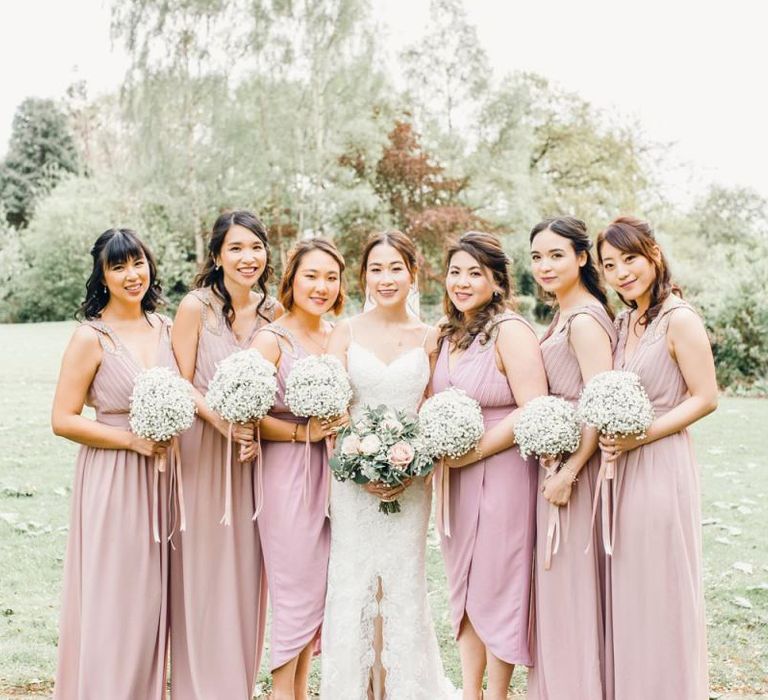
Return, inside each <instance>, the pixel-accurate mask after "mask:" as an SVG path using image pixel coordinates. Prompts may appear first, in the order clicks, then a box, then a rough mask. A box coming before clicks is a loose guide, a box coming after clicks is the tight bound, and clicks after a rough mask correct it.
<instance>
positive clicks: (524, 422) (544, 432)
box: [515, 396, 581, 457]
mask: <svg viewBox="0 0 768 700" xmlns="http://www.w3.org/2000/svg"><path fill="white" fill-rule="evenodd" d="M515 438H516V441H517V446H518V449H519V450H520V454H521V455H522V456H523V457H528V456H529V455H535V456H536V457H559V456H562V455H564V454H571V453H573V452H575V451H576V450H577V449H579V443H580V442H581V425H580V424H579V422H578V420H577V418H576V411H575V410H574V408H573V406H571V404H570V403H568V402H567V401H566V400H565V399H561V398H559V397H557V396H539V397H537V398H535V399H532V400H531V401H529V402H528V403H527V404H525V406H524V407H523V408H522V410H521V411H520V419H519V421H518V422H517V425H516V426H515Z"/></svg>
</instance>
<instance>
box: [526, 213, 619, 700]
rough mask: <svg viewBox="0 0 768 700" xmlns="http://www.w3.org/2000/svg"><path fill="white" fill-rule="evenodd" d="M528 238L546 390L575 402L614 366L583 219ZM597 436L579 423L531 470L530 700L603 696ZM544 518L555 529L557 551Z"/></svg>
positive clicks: (608, 322) (611, 334) (565, 220)
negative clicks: (548, 311)
mask: <svg viewBox="0 0 768 700" xmlns="http://www.w3.org/2000/svg"><path fill="white" fill-rule="evenodd" d="M530 240H531V269H532V271H533V276H534V278H535V279H536V282H537V283H538V284H539V286H540V287H541V289H542V290H543V291H544V293H545V294H546V295H547V296H548V297H549V298H550V299H552V300H554V302H555V303H556V308H557V313H556V314H555V318H554V319H553V321H552V323H551V324H550V326H549V328H548V329H547V332H546V333H545V335H544V337H543V339H542V341H541V350H542V353H543V356H544V367H545V368H546V370H547V380H548V382H549V392H550V394H551V395H553V396H559V397H561V398H563V399H565V400H566V401H569V402H571V403H573V404H575V403H576V402H577V401H578V399H579V396H580V394H581V390H582V388H583V386H584V384H585V382H587V381H589V380H590V379H591V378H592V377H593V376H594V375H595V374H598V373H600V372H605V371H607V370H609V369H611V368H612V367H613V349H614V347H615V345H616V331H615V329H614V327H613V320H612V315H611V312H610V309H609V308H608V300H607V298H606V295H605V290H604V288H603V286H602V283H601V281H600V276H599V273H598V270H597V267H596V266H595V263H594V261H593V259H592V256H591V254H590V248H591V247H592V241H591V240H590V238H589V236H588V235H587V230H586V226H585V225H584V223H583V222H582V221H579V220H578V219H574V218H572V217H567V216H564V217H558V218H554V219H547V220H545V221H542V222H541V223H539V224H537V225H536V226H534V227H533V230H532V231H531V238H530ZM597 438H598V436H597V432H596V431H595V430H594V429H590V428H588V427H584V428H583V430H582V439H581V445H580V447H579V449H578V450H577V451H576V452H574V453H573V454H571V455H566V459H565V460H564V461H563V462H562V465H561V466H560V467H559V469H558V470H557V471H552V468H551V467H550V468H548V469H546V470H545V469H539V498H538V503H537V529H536V566H535V573H534V600H535V614H534V623H535V626H534V643H533V647H534V652H533V654H534V662H533V668H532V669H531V670H530V672H529V674H528V698H529V700H561V699H564V698H568V700H602V699H603V698H604V697H605V692H604V682H603V674H604V658H603V650H604V636H605V635H604V611H603V594H604V575H605V553H604V552H603V550H602V547H601V546H598V538H597V537H596V536H594V534H595V533H592V532H591V515H592V500H593V496H594V491H595V485H596V483H597V473H598V471H599V469H600V454H599V451H598V450H597V446H598V443H597ZM577 480H578V483H576V482H577ZM552 525H559V527H560V533H559V544H558V546H557V551H556V552H555V551H554V549H555V546H554V543H555V542H557V539H556V537H553V535H555V532H554V530H553V529H552V528H551V527H550V526H552ZM590 539H592V546H591V548H590V549H589V552H588V553H587V554H585V552H584V548H585V546H586V544H587V542H589V541H590Z"/></svg>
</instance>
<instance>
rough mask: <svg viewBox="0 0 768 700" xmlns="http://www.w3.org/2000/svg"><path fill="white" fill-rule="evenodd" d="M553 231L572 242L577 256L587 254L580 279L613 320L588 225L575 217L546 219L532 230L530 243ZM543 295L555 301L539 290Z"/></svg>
mask: <svg viewBox="0 0 768 700" xmlns="http://www.w3.org/2000/svg"><path fill="white" fill-rule="evenodd" d="M547 230H549V231H552V233H556V234H557V235H558V236H562V237H563V238H567V239H568V240H569V241H570V242H571V246H572V247H573V251H574V252H575V253H576V255H577V256H578V255H580V254H581V253H585V254H586V256H587V262H586V263H585V264H584V265H582V266H581V267H580V268H579V277H580V279H581V283H582V285H584V288H585V289H586V290H587V291H588V292H589V293H590V294H591V295H592V296H593V297H595V299H597V300H598V301H599V302H600V303H601V304H602V305H603V308H604V309H605V310H606V312H607V313H608V315H609V316H610V317H611V318H613V309H611V306H610V304H609V303H608V295H607V294H606V293H605V286H604V285H603V281H602V279H601V278H600V272H599V271H598V269H597V265H595V260H594V258H593V257H592V241H591V239H590V238H589V235H588V234H587V225H586V224H585V223H584V222H583V221H582V220H581V219H576V218H575V217H573V216H555V217H552V218H551V219H544V220H543V221H540V222H539V223H538V224H536V225H535V226H534V227H533V228H532V229H531V235H530V239H529V241H530V243H531V245H533V239H534V238H536V236H537V235H538V234H540V233H541V232H542V231H547ZM539 292H540V293H541V295H542V296H543V297H544V298H545V299H546V300H547V301H550V302H553V303H554V301H555V295H554V294H550V293H548V292H545V291H544V290H543V289H539Z"/></svg>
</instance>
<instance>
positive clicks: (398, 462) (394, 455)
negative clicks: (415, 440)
mask: <svg viewBox="0 0 768 700" xmlns="http://www.w3.org/2000/svg"><path fill="white" fill-rule="evenodd" d="M415 454H416V453H415V452H414V451H413V447H411V445H410V444H408V443H407V442H404V441H403V440H401V441H400V442H396V443H395V444H394V445H392V447H390V448H389V454H388V455H387V459H389V463H390V464H391V465H392V466H393V467H394V468H395V469H399V470H400V471H405V469H406V468H407V467H408V465H409V464H410V463H411V462H413V458H414V456H415Z"/></svg>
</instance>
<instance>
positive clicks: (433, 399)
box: [419, 387, 485, 537]
mask: <svg viewBox="0 0 768 700" xmlns="http://www.w3.org/2000/svg"><path fill="white" fill-rule="evenodd" d="M419 419H420V421H421V431H422V438H423V440H424V444H425V446H426V450H427V452H429V454H430V455H431V457H432V459H439V460H440V464H439V468H438V473H437V484H436V489H437V504H436V510H435V518H436V520H437V528H438V530H439V531H440V532H441V533H442V534H444V535H445V536H446V537H450V536H451V514H450V500H451V499H450V487H451V480H450V475H449V473H448V467H447V466H446V464H445V458H446V457H461V456H462V455H465V454H466V453H467V452H469V451H470V450H473V449H475V448H476V447H477V445H478V443H479V442H480V438H481V437H483V432H484V431H485V426H484V423H483V411H482V409H481V408H480V404H479V403H478V402H477V401H475V400H474V399H473V398H472V397H471V396H468V395H467V393H466V392H464V391H462V390H461V389H457V388H456V387H451V388H449V389H445V390H444V391H440V392H438V393H437V394H435V395H434V396H430V397H429V398H428V399H427V400H426V401H425V402H424V404H423V405H422V407H421V410H420V411H419Z"/></svg>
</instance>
